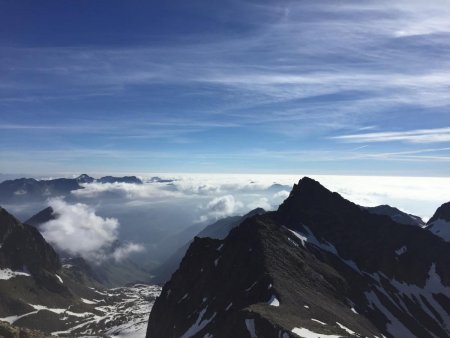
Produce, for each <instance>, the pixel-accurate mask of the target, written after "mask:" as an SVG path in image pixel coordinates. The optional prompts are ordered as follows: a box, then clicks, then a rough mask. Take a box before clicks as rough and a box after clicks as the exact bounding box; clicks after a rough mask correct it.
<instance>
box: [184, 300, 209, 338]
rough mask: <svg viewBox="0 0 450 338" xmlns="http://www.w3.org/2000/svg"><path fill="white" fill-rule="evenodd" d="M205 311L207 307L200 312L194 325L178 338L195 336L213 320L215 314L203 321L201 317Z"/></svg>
mask: <svg viewBox="0 0 450 338" xmlns="http://www.w3.org/2000/svg"><path fill="white" fill-rule="evenodd" d="M207 309H208V307H205V308H204V309H203V310H202V311H200V313H199V315H198V317H197V320H196V321H195V323H194V324H193V325H192V326H191V327H190V328H189V329H188V330H187V331H186V332H185V333H184V334H183V335H182V336H181V337H180V338H189V337H192V336H194V335H196V334H197V333H198V332H199V331H201V330H202V329H203V328H204V327H205V326H206V325H208V324H209V323H210V322H211V321H212V320H213V319H214V317H215V316H216V314H217V313H214V314H213V315H212V316H211V317H210V318H208V319H203V316H204V315H205V313H206V310H207Z"/></svg>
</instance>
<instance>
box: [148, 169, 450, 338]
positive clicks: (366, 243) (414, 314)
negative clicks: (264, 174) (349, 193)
mask: <svg viewBox="0 0 450 338" xmlns="http://www.w3.org/2000/svg"><path fill="white" fill-rule="evenodd" d="M449 253H450V244H449V243H446V242H444V241H442V240H440V239H439V238H438V237H436V236H434V235H433V234H431V233H430V232H428V231H426V230H424V229H421V228H419V227H412V226H410V225H405V224H399V223H396V222H394V221H393V220H392V219H391V218H389V217H386V216H380V215H374V214H371V213H369V212H368V211H366V210H363V209H361V208H360V207H359V206H357V205H356V204H353V203H351V202H349V201H347V200H345V199H344V198H342V197H341V196H340V195H338V194H336V193H332V192H330V191H328V190H327V189H325V188H324V187H322V186H321V185H320V184H319V183H318V182H316V181H314V180H311V179H308V178H304V179H302V180H301V181H300V182H299V184H298V185H295V186H294V188H293V190H292V192H291V194H290V196H289V198H288V199H287V200H286V201H285V202H284V203H283V204H282V205H281V206H280V207H279V209H278V211H276V212H272V213H266V214H263V215H257V216H254V217H251V218H249V219H247V220H246V221H244V222H243V223H241V225H239V226H238V227H236V228H235V229H233V230H232V231H231V233H230V234H229V236H228V237H227V238H225V239H224V240H214V239H210V238H202V239H199V238H196V239H195V240H194V242H193V243H192V245H191V246H190V248H189V250H188V252H187V253H186V256H185V257H184V258H183V261H182V263H181V265H180V268H179V269H178V270H177V271H176V272H175V273H174V275H173V276H172V279H171V280H170V281H169V282H168V283H166V285H165V286H164V288H163V291H162V293H161V296H160V297H159V298H158V299H157V301H156V302H155V305H154V307H153V310H152V313H151V314H150V320H149V326H148V331H147V337H150V338H159V337H183V338H187V337H212V336H214V337H223V338H225V337H249V336H250V337H263V338H264V337H283V338H287V337H296V336H297V335H296V334H294V332H298V333H300V332H303V333H304V332H305V330H306V331H308V332H315V333H317V334H319V335H320V334H322V335H326V334H329V335H331V334H334V335H338V336H341V337H352V336H355V335H361V336H368V337H374V336H378V337H381V336H382V335H385V336H386V337H395V338H397V337H424V338H425V337H448V336H449V335H450V298H449V297H450V255H449ZM351 332H353V333H354V334H355V335H353V334H352V333H351Z"/></svg>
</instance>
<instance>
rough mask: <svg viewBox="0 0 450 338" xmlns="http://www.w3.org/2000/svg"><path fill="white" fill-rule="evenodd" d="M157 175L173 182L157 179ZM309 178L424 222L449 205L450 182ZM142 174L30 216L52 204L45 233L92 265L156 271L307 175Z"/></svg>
mask: <svg viewBox="0 0 450 338" xmlns="http://www.w3.org/2000/svg"><path fill="white" fill-rule="evenodd" d="M156 175H157V176H158V177H160V178H161V179H165V180H169V182H155V181H154V180H151V177H153V176H156ZM308 176H309V177H312V178H314V179H316V180H318V181H319V182H320V183H322V185H324V186H325V187H327V188H328V189H330V190H332V191H336V192H338V193H339V194H341V195H342V196H343V197H345V198H347V199H349V200H351V201H353V202H355V203H357V204H360V205H363V206H375V205H380V204H389V205H391V206H395V207H397V208H399V209H400V210H403V211H405V212H408V213H412V214H415V215H418V216H420V217H422V218H423V219H424V220H425V221H426V220H427V219H429V218H430V217H431V216H432V215H433V213H434V211H435V210H436V209H437V207H439V206H440V205H441V204H442V203H444V202H447V201H449V200H450V195H449V194H448V191H450V179H449V178H437V177H372V176H327V175H308ZM139 177H141V179H142V180H143V182H144V183H143V184H129V183H105V184H102V183H89V184H83V189H79V190H74V191H72V192H71V193H70V194H69V195H67V196H61V197H58V198H52V199H49V200H47V201H45V203H44V204H42V205H39V206H36V205H33V206H32V209H33V210H28V215H29V216H31V215H32V214H34V213H36V212H38V211H40V209H41V208H43V207H45V206H48V205H50V206H52V208H53V209H54V211H55V214H57V215H58V217H57V218H56V219H55V220H52V221H50V222H47V223H46V224H44V225H43V227H42V232H43V235H44V237H45V238H46V239H47V240H48V241H49V242H50V243H52V244H53V245H55V246H56V247H57V248H58V249H60V250H63V251H65V252H67V253H70V254H71V255H80V256H82V257H84V258H86V259H87V260H89V261H102V260H104V259H115V260H122V259H124V258H126V257H129V256H131V257H134V258H136V259H137V260H141V261H143V262H146V264H147V263H148V265H149V266H154V265H157V264H158V263H160V262H162V261H164V260H165V259H167V258H168V257H169V256H170V255H171V254H172V253H173V252H174V251H175V250H176V249H177V248H178V247H180V246H182V245H183V244H185V243H186V242H187V241H188V240H189V239H190V238H192V237H193V236H194V235H195V234H196V233H198V232H199V231H200V230H201V229H202V228H203V227H205V226H206V225H208V224H212V223H213V222H215V221H216V220H218V219H221V218H224V217H227V216H233V215H244V214H246V213H247V212H248V211H250V210H253V209H255V208H258V207H260V208H263V209H265V210H275V209H276V208H277V207H278V206H279V204H281V203H282V202H283V200H284V199H286V198H287V197H288V195H289V193H290V190H291V188H292V186H293V184H295V183H297V182H298V181H299V179H301V178H302V177H303V175H249V174H246V175H231V174H230V175H226V174H221V175H220V174H176V175H174V174H147V175H146V174H141V175H139ZM17 207H18V208H23V207H24V206H17ZM29 208H31V207H29Z"/></svg>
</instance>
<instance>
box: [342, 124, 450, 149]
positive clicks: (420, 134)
mask: <svg viewBox="0 0 450 338" xmlns="http://www.w3.org/2000/svg"><path fill="white" fill-rule="evenodd" d="M333 139H336V140H341V141H344V142H355V143H358V142H393V141H402V142H411V143H441V142H450V127H447V128H434V129H416V130H407V131H398V132H375V133H363V134H350V135H340V136H335V137H333ZM447 149H448V148H447Z"/></svg>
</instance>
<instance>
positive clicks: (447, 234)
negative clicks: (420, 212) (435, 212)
mask: <svg viewBox="0 0 450 338" xmlns="http://www.w3.org/2000/svg"><path fill="white" fill-rule="evenodd" d="M427 229H428V230H429V231H431V232H432V233H434V234H435V235H437V236H439V237H441V238H443V239H444V240H446V241H447V242H450V222H449V221H447V220H445V219H442V218H438V219H437V220H435V221H434V222H433V223H431V224H430V225H429V226H428V228H427Z"/></svg>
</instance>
